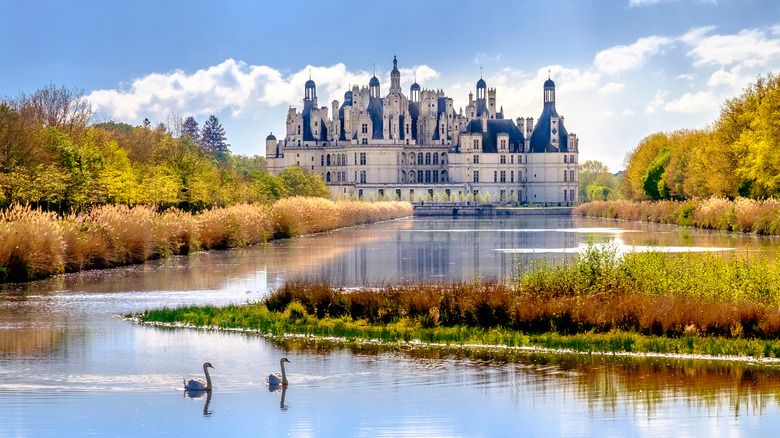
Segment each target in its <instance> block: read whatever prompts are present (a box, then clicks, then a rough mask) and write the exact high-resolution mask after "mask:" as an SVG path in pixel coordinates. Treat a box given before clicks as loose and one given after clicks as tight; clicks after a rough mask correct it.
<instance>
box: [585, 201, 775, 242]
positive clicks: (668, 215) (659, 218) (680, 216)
mask: <svg viewBox="0 0 780 438" xmlns="http://www.w3.org/2000/svg"><path fill="white" fill-rule="evenodd" d="M572 214H575V215H581V216H592V217H603V218H612V219H623V220H630V221H643V222H656V223H663V224H673V225H681V226H694V227H699V228H707V229H715V230H726V231H739V232H745V233H756V234H763V235H780V200H778V199H776V198H769V199H759V200H756V199H748V198H737V199H735V200H729V199H726V198H720V197H712V198H695V199H689V200H686V201H642V202H633V201H627V200H617V201H593V202H588V203H585V204H581V205H579V206H577V207H576V208H575V209H574V210H573V212H572Z"/></svg>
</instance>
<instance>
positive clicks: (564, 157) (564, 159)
mask: <svg viewBox="0 0 780 438" xmlns="http://www.w3.org/2000/svg"><path fill="white" fill-rule="evenodd" d="M563 162H564V163H565V162H566V155H564V156H563ZM564 194H565V193H564Z"/></svg>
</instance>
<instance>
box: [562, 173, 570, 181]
mask: <svg viewBox="0 0 780 438" xmlns="http://www.w3.org/2000/svg"><path fill="white" fill-rule="evenodd" d="M568 174H569V172H567V171H565V170H564V171H563V182H566V176H567V175H568Z"/></svg>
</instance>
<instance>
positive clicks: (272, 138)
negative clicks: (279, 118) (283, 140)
mask: <svg viewBox="0 0 780 438" xmlns="http://www.w3.org/2000/svg"><path fill="white" fill-rule="evenodd" d="M268 140H276V137H275V136H274V134H273V133H271V134H269V135H268V137H266V138H265V141H268Z"/></svg>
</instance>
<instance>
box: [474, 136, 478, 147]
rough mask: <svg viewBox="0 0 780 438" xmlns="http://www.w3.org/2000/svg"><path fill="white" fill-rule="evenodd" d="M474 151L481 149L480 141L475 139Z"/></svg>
mask: <svg viewBox="0 0 780 438" xmlns="http://www.w3.org/2000/svg"><path fill="white" fill-rule="evenodd" d="M474 149H479V140H478V139H476V138H475V139H474Z"/></svg>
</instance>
